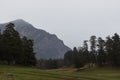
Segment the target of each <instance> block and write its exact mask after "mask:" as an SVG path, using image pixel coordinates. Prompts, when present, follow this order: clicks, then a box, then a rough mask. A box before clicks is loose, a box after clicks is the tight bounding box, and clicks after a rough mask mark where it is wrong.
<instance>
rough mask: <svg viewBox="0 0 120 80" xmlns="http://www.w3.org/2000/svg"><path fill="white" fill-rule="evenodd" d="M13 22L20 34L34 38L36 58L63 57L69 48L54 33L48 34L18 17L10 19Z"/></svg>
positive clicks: (0, 27)
mask: <svg viewBox="0 0 120 80" xmlns="http://www.w3.org/2000/svg"><path fill="white" fill-rule="evenodd" d="M11 22H12V23H14V24H15V26H16V27H15V29H16V30H17V31H18V32H19V33H20V35H21V36H26V37H28V38H29V39H33V40H34V52H35V53H36V58H37V59H40V58H46V59H48V58H63V56H64V53H65V52H66V51H68V50H70V48H69V47H67V46H66V45H64V43H63V41H62V40H60V39H58V38H57V36H56V35H54V34H50V33H48V32H46V31H44V30H41V29H36V28H35V27H33V26H32V25H31V24H29V23H27V22H26V21H24V20H21V19H18V20H15V21H11ZM6 24H7V23H5V24H0V29H1V30H3V29H5V25H6Z"/></svg>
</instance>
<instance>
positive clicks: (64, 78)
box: [0, 65, 120, 80]
mask: <svg viewBox="0 0 120 80" xmlns="http://www.w3.org/2000/svg"><path fill="white" fill-rule="evenodd" d="M8 72H11V73H13V76H8V75H7V74H8ZM0 80H120V69H112V68H99V69H90V70H82V71H79V72H77V71H76V69H69V68H68V69H56V70H40V69H36V68H29V67H18V66H17V67H16V66H4V65H2V66H0Z"/></svg>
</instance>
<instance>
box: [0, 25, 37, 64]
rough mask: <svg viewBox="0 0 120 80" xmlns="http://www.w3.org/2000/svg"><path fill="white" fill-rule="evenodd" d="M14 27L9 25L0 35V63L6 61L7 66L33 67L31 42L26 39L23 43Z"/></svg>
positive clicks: (33, 59) (33, 56) (33, 58)
mask: <svg viewBox="0 0 120 80" xmlns="http://www.w3.org/2000/svg"><path fill="white" fill-rule="evenodd" d="M14 27H15V25H14V24H13V23H9V24H8V25H7V26H6V29H5V30H4V31H3V33H2V34H1V33H0V48H1V49H0V52H1V54H0V59H1V61H6V62H7V64H22V65H35V53H34V52H33V42H32V40H27V38H26V43H25V41H24V40H23V39H21V38H20V35H19V33H18V32H17V31H16V30H15V29H14ZM25 45H26V46H25ZM26 48H27V50H26ZM28 57H29V58H28ZM26 62H27V64H26Z"/></svg>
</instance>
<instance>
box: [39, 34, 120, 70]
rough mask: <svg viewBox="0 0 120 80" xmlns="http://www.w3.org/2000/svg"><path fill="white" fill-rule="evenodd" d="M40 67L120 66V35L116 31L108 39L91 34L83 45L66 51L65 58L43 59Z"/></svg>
mask: <svg viewBox="0 0 120 80" xmlns="http://www.w3.org/2000/svg"><path fill="white" fill-rule="evenodd" d="M38 65H39V66H40V68H48V69H52V68H60V67H75V68H80V67H84V66H86V65H87V66H88V67H89V68H91V67H93V66H98V67H104V66H111V67H120V36H119V35H118V34H117V33H115V34H114V35H113V36H112V37H111V36H108V37H106V39H105V40H104V39H102V38H101V37H98V38H97V37H96V36H94V35H93V36H91V37H90V40H85V41H84V42H83V46H82V47H79V48H76V47H74V48H73V50H70V51H68V52H66V53H65V55H64V59H49V60H44V59H41V60H39V61H38Z"/></svg>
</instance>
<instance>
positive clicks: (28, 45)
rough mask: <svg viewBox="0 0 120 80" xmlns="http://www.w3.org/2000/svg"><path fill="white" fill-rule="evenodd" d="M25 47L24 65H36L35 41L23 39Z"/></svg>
mask: <svg viewBox="0 0 120 80" xmlns="http://www.w3.org/2000/svg"><path fill="white" fill-rule="evenodd" d="M22 42H23V43H22V45H23V55H24V57H23V64H24V65H35V64H36V58H35V53H34V52H33V41H32V40H30V39H27V38H26V37H23V39H22Z"/></svg>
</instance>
